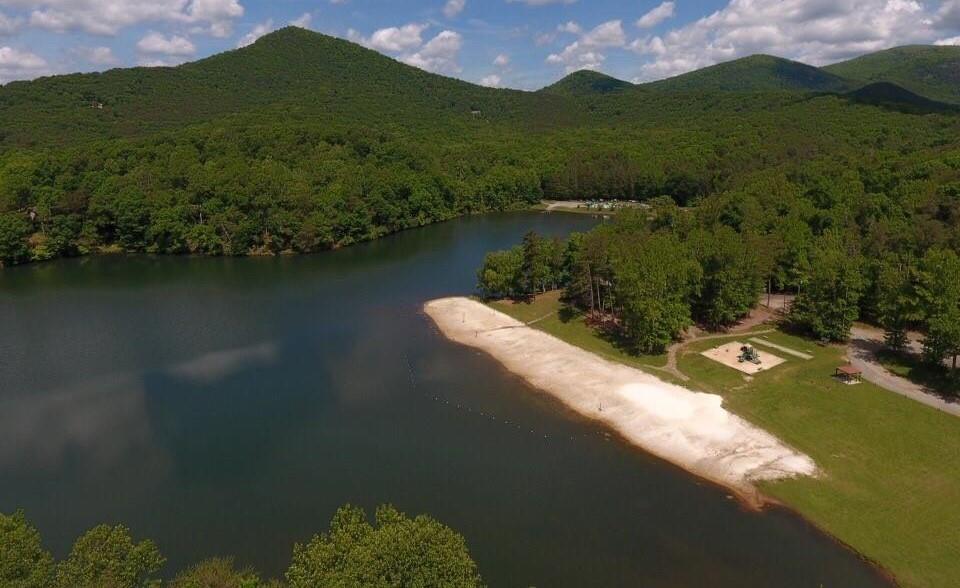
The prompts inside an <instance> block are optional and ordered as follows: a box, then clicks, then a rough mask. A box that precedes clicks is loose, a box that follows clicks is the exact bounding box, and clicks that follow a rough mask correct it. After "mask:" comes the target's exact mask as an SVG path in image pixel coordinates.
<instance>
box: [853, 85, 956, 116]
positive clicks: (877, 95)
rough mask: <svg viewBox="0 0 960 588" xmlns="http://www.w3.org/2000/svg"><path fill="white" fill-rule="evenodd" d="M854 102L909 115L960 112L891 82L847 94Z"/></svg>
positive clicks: (950, 105) (949, 105) (954, 106)
mask: <svg viewBox="0 0 960 588" xmlns="http://www.w3.org/2000/svg"><path fill="white" fill-rule="evenodd" d="M847 97H849V98H850V99H851V100H853V101H854V102H858V103H860V104H870V105H873V106H880V107H883V108H888V109H892V110H897V111H900V112H904V113H908V114H929V113H936V112H943V113H946V112H958V111H960V106H957V105H955V104H947V103H945V102H937V101H936V100H930V99H929V98H926V97H924V96H920V95H918V94H914V93H913V92H911V91H910V90H907V89H906V88H903V87H901V86H898V85H896V84H892V83H890V82H875V83H873V84H867V85H866V86H864V87H862V88H858V89H857V90H854V91H853V92H850V93H848V94H847Z"/></svg>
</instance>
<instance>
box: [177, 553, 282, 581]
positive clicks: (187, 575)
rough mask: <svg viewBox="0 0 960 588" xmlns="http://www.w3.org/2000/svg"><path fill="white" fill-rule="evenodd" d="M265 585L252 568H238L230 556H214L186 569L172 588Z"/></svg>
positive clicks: (178, 575)
mask: <svg viewBox="0 0 960 588" xmlns="http://www.w3.org/2000/svg"><path fill="white" fill-rule="evenodd" d="M261 586H265V584H264V583H262V582H261V581H260V577H259V576H258V575H257V574H256V573H254V572H253V570H251V569H249V568H248V569H244V570H237V569H236V568H234V566H233V560H232V559H230V558H220V557H218V558H213V559H208V560H206V561H202V562H200V563H198V564H197V565H195V566H192V567H190V568H189V569H186V570H184V571H182V572H180V573H179V574H177V577H176V578H174V580H173V582H171V583H170V588H260V587H261Z"/></svg>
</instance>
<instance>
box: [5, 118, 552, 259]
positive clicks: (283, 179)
mask: <svg viewBox="0 0 960 588" xmlns="http://www.w3.org/2000/svg"><path fill="white" fill-rule="evenodd" d="M474 155H476V156H474V157H471V158H470V160H469V164H467V165H463V166H459V165H457V164H459V163H460V162H454V164H453V165H441V159H440V154H439V153H438V152H436V151H434V152H423V151H421V150H420V149H418V148H417V147H414V146H410V145H408V144H407V143H406V142H404V141H402V140H400V139H398V138H396V137H391V136H389V135H387V134H380V133H359V132H350V131H346V132H343V133H335V132H323V133H321V132H308V131H303V130H298V129H289V128H282V127H281V128H245V129H236V130H233V131H230V132H224V131H222V129H221V130H218V129H214V128H209V129H201V130H195V131H192V132H189V133H183V134H178V135H176V136H175V137H168V138H165V139H159V140H155V141H151V142H149V143H146V144H136V145H135V144H128V143H122V142H110V143H106V144H104V145H101V146H99V147H98V148H95V149H82V150H80V149H77V150H69V151H57V152H48V153H44V154H39V155H38V154H28V153H11V154H8V155H6V156H5V157H0V263H5V264H15V263H23V262H26V261H39V260H44V259H51V258H54V257H60V256H70V255H81V254H85V253H88V252H92V251H98V250H102V249H104V248H112V249H115V250H121V251H128V252H147V253H161V254H182V253H194V254H205V255H249V254H274V253H283V252H313V251H321V250H325V249H331V248H335V247H341V246H344V245H349V244H352V243H356V242H358V241H364V240H368V239H373V238H376V237H379V236H382V235H384V234H387V233H391V232H395V231H399V230H403V229H406V228H410V227H417V226H422V225H425V224H428V223H432V222H436V221H441V220H446V219H449V218H453V217H455V216H459V215H463V214H470V213H475V212H483V211H488V210H502V209H506V208H510V207H515V206H521V205H522V206H528V205H529V204H531V203H534V202H538V201H539V200H540V197H541V193H540V179H539V177H537V176H536V174H534V173H532V172H531V171H530V169H528V168H527V167H525V166H521V165H518V164H516V163H511V162H509V161H503V160H500V159H498V158H496V157H488V156H485V155H482V154H474Z"/></svg>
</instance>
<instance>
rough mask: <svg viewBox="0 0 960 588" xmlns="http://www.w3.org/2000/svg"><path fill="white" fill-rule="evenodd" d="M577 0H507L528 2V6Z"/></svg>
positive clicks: (567, 2) (509, 0) (521, 2)
mask: <svg viewBox="0 0 960 588" xmlns="http://www.w3.org/2000/svg"><path fill="white" fill-rule="evenodd" d="M576 1H577V0H507V2H508V3H511V4H514V3H516V4H526V5H527V6H548V5H550V4H574V3H575V2H576Z"/></svg>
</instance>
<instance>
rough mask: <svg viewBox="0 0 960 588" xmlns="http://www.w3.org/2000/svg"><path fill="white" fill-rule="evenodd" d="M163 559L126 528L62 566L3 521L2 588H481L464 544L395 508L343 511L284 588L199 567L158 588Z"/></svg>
mask: <svg viewBox="0 0 960 588" xmlns="http://www.w3.org/2000/svg"><path fill="white" fill-rule="evenodd" d="M164 561H165V560H164V558H163V556H162V555H161V554H160V551H159V549H158V548H157V546H156V545H155V544H154V543H153V542H152V541H149V540H145V541H140V542H135V541H134V540H133V538H132V537H131V536H130V532H129V530H128V529H127V528H126V527H124V526H122V525H117V526H108V525H100V526H98V527H95V528H93V529H91V530H90V531H88V532H86V533H84V534H83V535H82V536H81V537H80V538H79V539H77V541H76V542H75V543H74V545H73V549H72V550H71V551H70V554H69V555H68V556H67V557H66V559H64V560H63V561H61V562H59V563H55V562H54V559H53V557H52V556H51V555H50V553H49V552H48V551H46V550H45V549H44V548H43V545H42V542H41V537H40V533H39V532H38V531H37V530H36V529H35V528H34V527H33V526H32V525H31V524H30V523H29V522H28V521H27V519H26V517H25V516H24V514H23V513H22V512H17V513H14V514H13V515H4V514H0V587H3V588H8V587H9V588H51V587H54V588H148V587H149V588H159V587H160V586H161V585H162V586H169V587H170V588H283V587H284V586H287V585H289V586H290V587H292V588H300V587H303V588H317V587H320V586H323V587H327V586H330V587H338V586H342V587H344V588H346V587H351V588H352V587H360V586H363V587H367V586H371V587H384V588H389V587H408V586H418V587H423V588H446V587H475V586H482V583H481V580H480V574H479V572H478V571H477V565H476V563H474V561H473V559H472V558H471V556H470V553H469V551H468V550H467V545H466V542H465V541H464V539H463V537H462V536H461V535H459V534H458V533H456V532H455V531H453V530H452V529H450V528H449V527H446V526H444V525H443V524H441V523H439V522H437V521H436V520H434V519H432V518H430V517H428V516H423V515H421V516H418V517H416V518H412V519H411V518H409V517H407V516H406V515H404V514H402V513H401V512H399V511H398V510H397V509H396V508H394V507H392V506H381V507H380V508H378V509H377V513H376V525H371V524H370V523H369V522H368V521H367V518H366V514H365V513H364V511H363V509H360V508H357V507H353V506H344V507H342V508H341V509H339V510H338V511H337V513H336V514H335V515H334V517H333V520H332V522H331V523H330V528H329V530H328V531H327V532H326V533H323V534H320V535H317V536H315V537H314V538H313V539H312V540H311V541H310V542H309V543H307V544H306V545H295V546H294V550H293V559H292V563H291V564H290V568H289V570H287V573H286V580H287V582H288V584H285V583H284V582H282V581H279V580H263V579H261V577H260V575H259V574H257V573H256V572H255V571H254V570H252V569H249V568H244V569H238V568H237V567H236V566H235V565H234V562H233V560H232V559H230V558H213V559H209V560H205V561H202V562H200V563H198V564H196V565H194V566H192V567H190V568H188V569H186V570H183V571H181V572H180V573H179V574H177V575H176V576H175V577H174V579H173V580H171V581H170V582H167V583H162V582H161V581H160V579H159V576H158V574H159V572H160V570H161V568H162V567H163V564H164Z"/></svg>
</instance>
